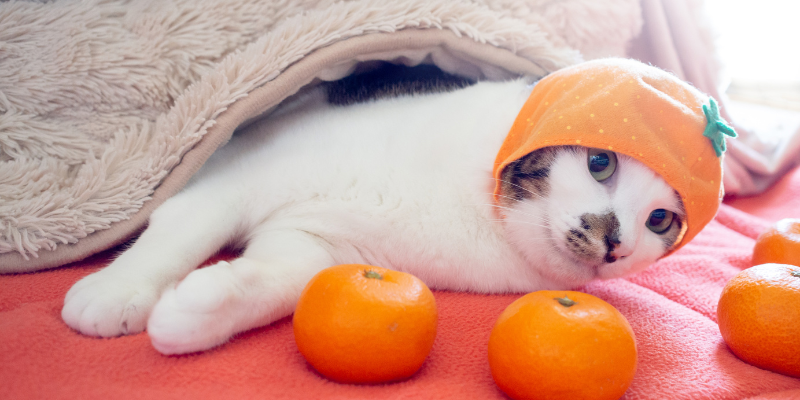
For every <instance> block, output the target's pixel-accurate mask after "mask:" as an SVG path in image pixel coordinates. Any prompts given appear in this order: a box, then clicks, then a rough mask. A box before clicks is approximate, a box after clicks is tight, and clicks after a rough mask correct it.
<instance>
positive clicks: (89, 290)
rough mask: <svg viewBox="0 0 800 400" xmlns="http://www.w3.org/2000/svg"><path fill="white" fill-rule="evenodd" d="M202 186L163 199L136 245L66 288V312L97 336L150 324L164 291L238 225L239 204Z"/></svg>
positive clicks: (70, 320) (133, 330)
mask: <svg viewBox="0 0 800 400" xmlns="http://www.w3.org/2000/svg"><path fill="white" fill-rule="evenodd" d="M213 196H214V194H213V193H204V192H203V191H202V190H199V191H198V190H195V191H189V192H182V193H179V194H178V195H176V196H174V197H172V198H170V199H169V200H167V201H166V202H165V203H164V204H162V205H161V206H160V207H159V208H158V209H156V210H155V212H154V213H153V214H152V216H151V217H150V223H149V225H148V227H147V229H146V230H145V231H144V232H143V233H142V235H141V236H140V237H139V239H138V240H136V242H135V243H134V244H133V246H132V247H131V248H130V249H128V250H127V251H125V252H124V253H122V255H120V256H119V257H118V258H117V259H115V260H114V261H113V262H112V263H111V264H110V265H109V266H108V267H106V268H104V269H102V270H100V271H98V272H96V273H93V274H91V275H89V276H86V277H85V278H83V279H81V280H80V281H78V282H77V283H76V284H75V285H74V286H73V287H72V288H71V289H70V290H69V292H67V296H66V298H65V299H64V308H63V309H62V310H61V317H62V318H63V320H64V322H66V323H67V325H69V326H70V327H72V328H73V329H75V330H78V331H80V332H81V333H84V334H86V335H92V336H103V337H110V336H119V335H126V334H133V333H137V332H141V331H143V330H144V329H145V325H146V323H147V318H148V317H149V315H150V311H151V310H152V308H153V306H154V305H155V304H156V301H157V300H158V297H159V296H160V294H161V292H162V291H163V290H164V289H165V288H166V287H168V286H170V285H174V284H175V283H177V282H178V281H179V280H180V279H181V278H183V277H185V276H186V274H188V273H189V272H190V271H191V270H193V269H195V268H197V266H198V265H200V263H202V262H203V261H205V260H206V259H207V258H208V257H210V256H211V255H213V254H214V253H215V252H217V251H218V250H219V249H220V248H221V247H222V246H224V245H225V243H226V242H227V241H228V240H230V238H231V236H232V235H233V233H234V232H235V231H236V229H237V225H238V221H239V219H238V217H237V212H238V209H239V207H235V206H234V205H232V204H229V202H226V201H225V200H223V199H222V198H219V197H216V198H215V197H213Z"/></svg>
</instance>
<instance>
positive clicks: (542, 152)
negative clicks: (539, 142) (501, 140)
mask: <svg viewBox="0 0 800 400" xmlns="http://www.w3.org/2000/svg"><path fill="white" fill-rule="evenodd" d="M555 158H556V149H555V148H553V147H545V148H541V149H538V150H535V151H533V152H531V153H530V154H528V155H526V156H525V157H522V158H520V159H519V160H517V161H514V162H513V163H511V164H509V165H507V166H506V167H505V169H503V172H502V173H501V174H500V179H501V180H502V182H500V194H501V196H503V197H501V198H500V199H501V202H502V203H511V202H514V201H520V200H524V199H529V198H542V197H545V196H547V192H548V191H549V188H550V180H549V174H550V166H551V165H552V164H553V161H555Z"/></svg>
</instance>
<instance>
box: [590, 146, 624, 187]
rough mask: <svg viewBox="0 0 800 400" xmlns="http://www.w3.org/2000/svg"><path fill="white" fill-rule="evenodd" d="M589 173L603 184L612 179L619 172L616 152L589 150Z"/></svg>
mask: <svg viewBox="0 0 800 400" xmlns="http://www.w3.org/2000/svg"><path fill="white" fill-rule="evenodd" d="M587 162H588V164H589V173H590V174H592V178H594V179H595V180H596V181H598V182H602V181H604V180H606V179H608V178H610V177H611V175H613V174H614V171H616V170H617V155H616V154H614V152H611V151H607V150H601V149H589V157H588V160H587Z"/></svg>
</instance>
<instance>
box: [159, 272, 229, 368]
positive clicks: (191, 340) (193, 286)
mask: <svg viewBox="0 0 800 400" xmlns="http://www.w3.org/2000/svg"><path fill="white" fill-rule="evenodd" d="M229 268H230V264H229V263H227V262H225V261H222V262H220V263H218V264H216V265H213V266H210V267H207V268H202V269H199V270H196V271H194V272H192V273H190V274H189V275H188V276H187V277H186V278H185V279H184V280H183V281H181V283H179V284H178V286H177V287H175V288H173V289H168V290H166V291H165V292H164V294H163V295H162V296H161V299H160V300H159V301H158V303H157V304H156V306H155V308H154V309H153V313H152V315H151V316H150V320H149V321H148V322H147V333H148V335H150V340H151V342H152V343H153V347H155V348H156V350H158V351H160V352H161V353H163V354H184V353H191V352H196V351H202V350H207V349H210V348H212V347H215V346H217V345H220V344H222V343H224V342H225V341H227V340H228V338H230V337H231V335H233V334H234V333H236V325H237V323H236V322H237V316H238V313H239V312H241V311H242V310H241V309H238V307H237V304H236V295H237V293H236V287H235V285H232V284H231V283H232V282H231V276H230V271H229Z"/></svg>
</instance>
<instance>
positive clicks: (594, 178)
mask: <svg viewBox="0 0 800 400" xmlns="http://www.w3.org/2000/svg"><path fill="white" fill-rule="evenodd" d="M531 88H532V86H531V85H529V84H527V83H526V82H525V81H523V80H516V81H510V82H503V83H491V82H484V83H479V84H476V85H474V86H472V87H468V88H466V89H462V90H458V91H453V92H449V93H438V94H430V95H424V96H405V97H400V98H391V99H383V100H379V101H374V102H367V103H362V104H357V105H353V106H348V107H336V106H332V105H329V104H328V103H327V102H326V101H325V99H324V96H321V95H314V94H312V95H308V96H306V98H305V99H304V100H303V101H301V102H300V104H299V106H296V107H286V108H284V110H283V111H280V112H279V113H278V114H274V115H273V116H272V117H271V118H269V119H268V120H267V121H266V122H259V123H256V124H254V125H252V126H250V127H249V128H247V129H246V130H245V131H244V132H242V133H240V134H238V135H236V136H235V137H234V139H233V140H232V141H231V142H230V143H229V144H227V145H226V146H225V147H223V148H221V149H220V150H218V151H217V152H216V153H215V154H214V155H213V156H212V158H211V159H210V160H209V161H208V162H207V163H206V164H205V165H204V166H203V168H202V170H201V171H200V172H199V173H198V174H197V175H196V176H195V177H194V178H193V179H192V181H191V182H190V183H189V184H188V185H187V187H186V188H185V189H184V190H183V191H182V192H181V193H180V194H178V195H176V196H175V197H173V198H171V199H169V200H168V201H167V202H165V203H164V204H163V205H162V206H161V207H159V208H158V209H157V210H156V211H155V212H154V213H153V215H152V217H151V218H150V224H149V227H148V228H147V230H145V231H144V233H143V234H142V235H141V237H140V238H139V239H138V240H137V241H136V242H135V244H134V245H133V246H132V247H131V248H130V249H128V250H127V251H125V252H124V253H123V254H122V255H121V256H119V258H117V259H116V260H114V262H112V263H111V265H109V266H108V267H107V268H105V269H103V270H101V271H99V272H97V273H95V274H92V275H90V276H87V277H86V278H84V279H82V280H81V281H79V282H78V283H76V284H75V286H74V287H73V288H72V289H71V290H70V291H69V293H68V294H67V297H66V300H65V304H64V308H63V311H62V317H63V319H64V321H66V323H67V324H68V325H69V326H71V327H72V328H74V329H76V330H79V331H80V332H82V333H84V334H87V335H93V336H106V337H107V336H117V335H122V334H131V333H136V332H141V331H143V330H145V328H146V329H147V331H148V333H149V335H150V337H151V339H152V343H153V346H155V348H156V349H158V350H159V351H160V352H162V353H165V354H175V353H187V352H194V351H199V350H204V349H208V348H211V347H214V346H217V345H219V344H221V343H223V342H225V341H227V340H228V339H229V338H230V337H231V336H232V335H234V334H236V333H237V332H241V331H245V330H248V329H251V328H254V327H258V326H263V325H266V324H269V323H271V322H273V321H275V320H277V319H279V318H282V317H285V316H287V315H290V314H291V313H292V311H293V309H294V306H295V303H296V302H297V300H298V297H299V295H300V292H301V290H302V289H303V287H304V286H305V284H306V283H307V282H308V281H309V280H310V278H311V277H312V276H313V275H314V274H316V273H317V272H319V271H320V270H322V269H323V268H326V267H329V266H332V265H336V264H341V263H364V264H373V265H379V266H383V267H387V268H392V269H397V270H401V271H405V272H409V273H412V274H414V275H416V276H417V277H419V278H420V279H422V280H423V281H424V282H425V283H426V284H427V285H429V286H430V287H431V288H433V289H447V290H465V291H472V292H480V293H503V292H529V291H534V290H539V289H562V288H572V287H575V286H579V285H581V284H584V283H586V282H588V281H590V280H591V279H594V278H612V277H618V276H621V275H624V274H628V273H632V272H635V271H638V270H641V269H643V268H645V267H646V266H648V265H649V264H651V263H652V262H654V261H655V260H656V259H657V258H658V257H660V256H662V255H663V254H665V252H666V251H667V250H668V249H669V248H670V247H671V246H672V244H673V243H674V242H675V240H676V238H677V236H678V231H679V230H680V227H681V223H682V222H681V221H682V220H683V209H682V205H681V202H680V200H679V198H678V196H677V195H676V193H675V191H674V190H673V189H672V188H671V187H670V186H669V185H667V183H665V182H664V180H663V179H662V178H661V177H659V176H658V175H656V174H655V173H654V172H652V171H651V170H650V169H648V168H647V167H645V166H644V165H642V164H641V163H640V162H638V161H636V160H634V159H632V158H629V157H626V156H623V155H616V156H615V155H614V154H613V153H611V152H609V151H605V152H603V151H597V150H591V149H586V148H582V147H558V148H545V149H542V150H539V151H536V152H534V153H532V154H531V155H529V156H527V157H525V158H523V159H522V160H520V161H519V162H517V163H515V164H512V165H511V166H509V168H507V169H506V170H505V172H504V173H503V181H504V182H503V184H502V185H501V197H500V199H501V201H500V202H499V204H497V203H496V202H495V201H494V199H493V195H492V192H493V190H494V187H495V180H494V179H493V178H492V167H493V164H494V161H495V157H496V155H497V152H498V149H499V148H500V145H501V144H502V142H503V140H504V138H505V136H506V135H507V133H508V131H509V129H510V127H511V124H512V123H513V121H514V119H515V117H516V115H517V113H518V112H519V110H520V108H521V107H522V105H523V103H524V102H525V100H526V99H527V98H528V96H529V94H530V91H531ZM317 93H318V94H319V93H321V92H320V91H318V92H317ZM658 232H660V233H658ZM225 245H233V246H236V247H239V248H242V249H244V251H243V253H242V255H241V257H239V258H237V259H235V260H233V261H231V262H220V263H218V264H216V265H213V266H210V267H207V268H202V269H196V268H197V266H198V265H199V264H201V263H202V262H203V261H204V260H206V259H207V258H208V257H209V256H211V255H213V254H214V253H215V252H217V251H218V250H219V249H220V248H221V247H223V246H225Z"/></svg>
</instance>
